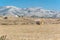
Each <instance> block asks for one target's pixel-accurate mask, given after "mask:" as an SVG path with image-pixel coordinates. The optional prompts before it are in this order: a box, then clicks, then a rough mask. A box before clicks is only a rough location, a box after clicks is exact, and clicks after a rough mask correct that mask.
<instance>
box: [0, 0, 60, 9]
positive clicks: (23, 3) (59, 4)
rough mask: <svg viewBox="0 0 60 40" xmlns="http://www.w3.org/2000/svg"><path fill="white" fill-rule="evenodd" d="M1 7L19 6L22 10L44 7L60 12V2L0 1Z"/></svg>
mask: <svg viewBox="0 0 60 40" xmlns="http://www.w3.org/2000/svg"><path fill="white" fill-rule="evenodd" d="M0 6H17V7H20V8H29V7H42V8H45V9H51V10H52V9H53V10H60V0H0Z"/></svg>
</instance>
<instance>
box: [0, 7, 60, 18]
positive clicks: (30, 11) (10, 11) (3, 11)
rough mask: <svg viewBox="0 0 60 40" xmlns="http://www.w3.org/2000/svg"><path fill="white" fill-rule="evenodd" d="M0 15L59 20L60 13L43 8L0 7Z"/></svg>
mask: <svg viewBox="0 0 60 40" xmlns="http://www.w3.org/2000/svg"><path fill="white" fill-rule="evenodd" d="M0 15H1V16H7V15H13V16H15V15H17V16H29V17H45V18H47V17H51V18H60V12H57V11H52V10H46V9H43V8H39V7H38V8H18V7H15V6H3V7H0Z"/></svg>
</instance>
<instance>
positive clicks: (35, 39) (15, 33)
mask: <svg viewBox="0 0 60 40" xmlns="http://www.w3.org/2000/svg"><path fill="white" fill-rule="evenodd" d="M34 20H36V19H35V18H10V19H2V18H1V19H0V36H2V35H7V38H8V39H9V40H60V19H43V22H44V24H41V25H37V24H36V23H35V21H34ZM41 20H42V19H40V22H41Z"/></svg>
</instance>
